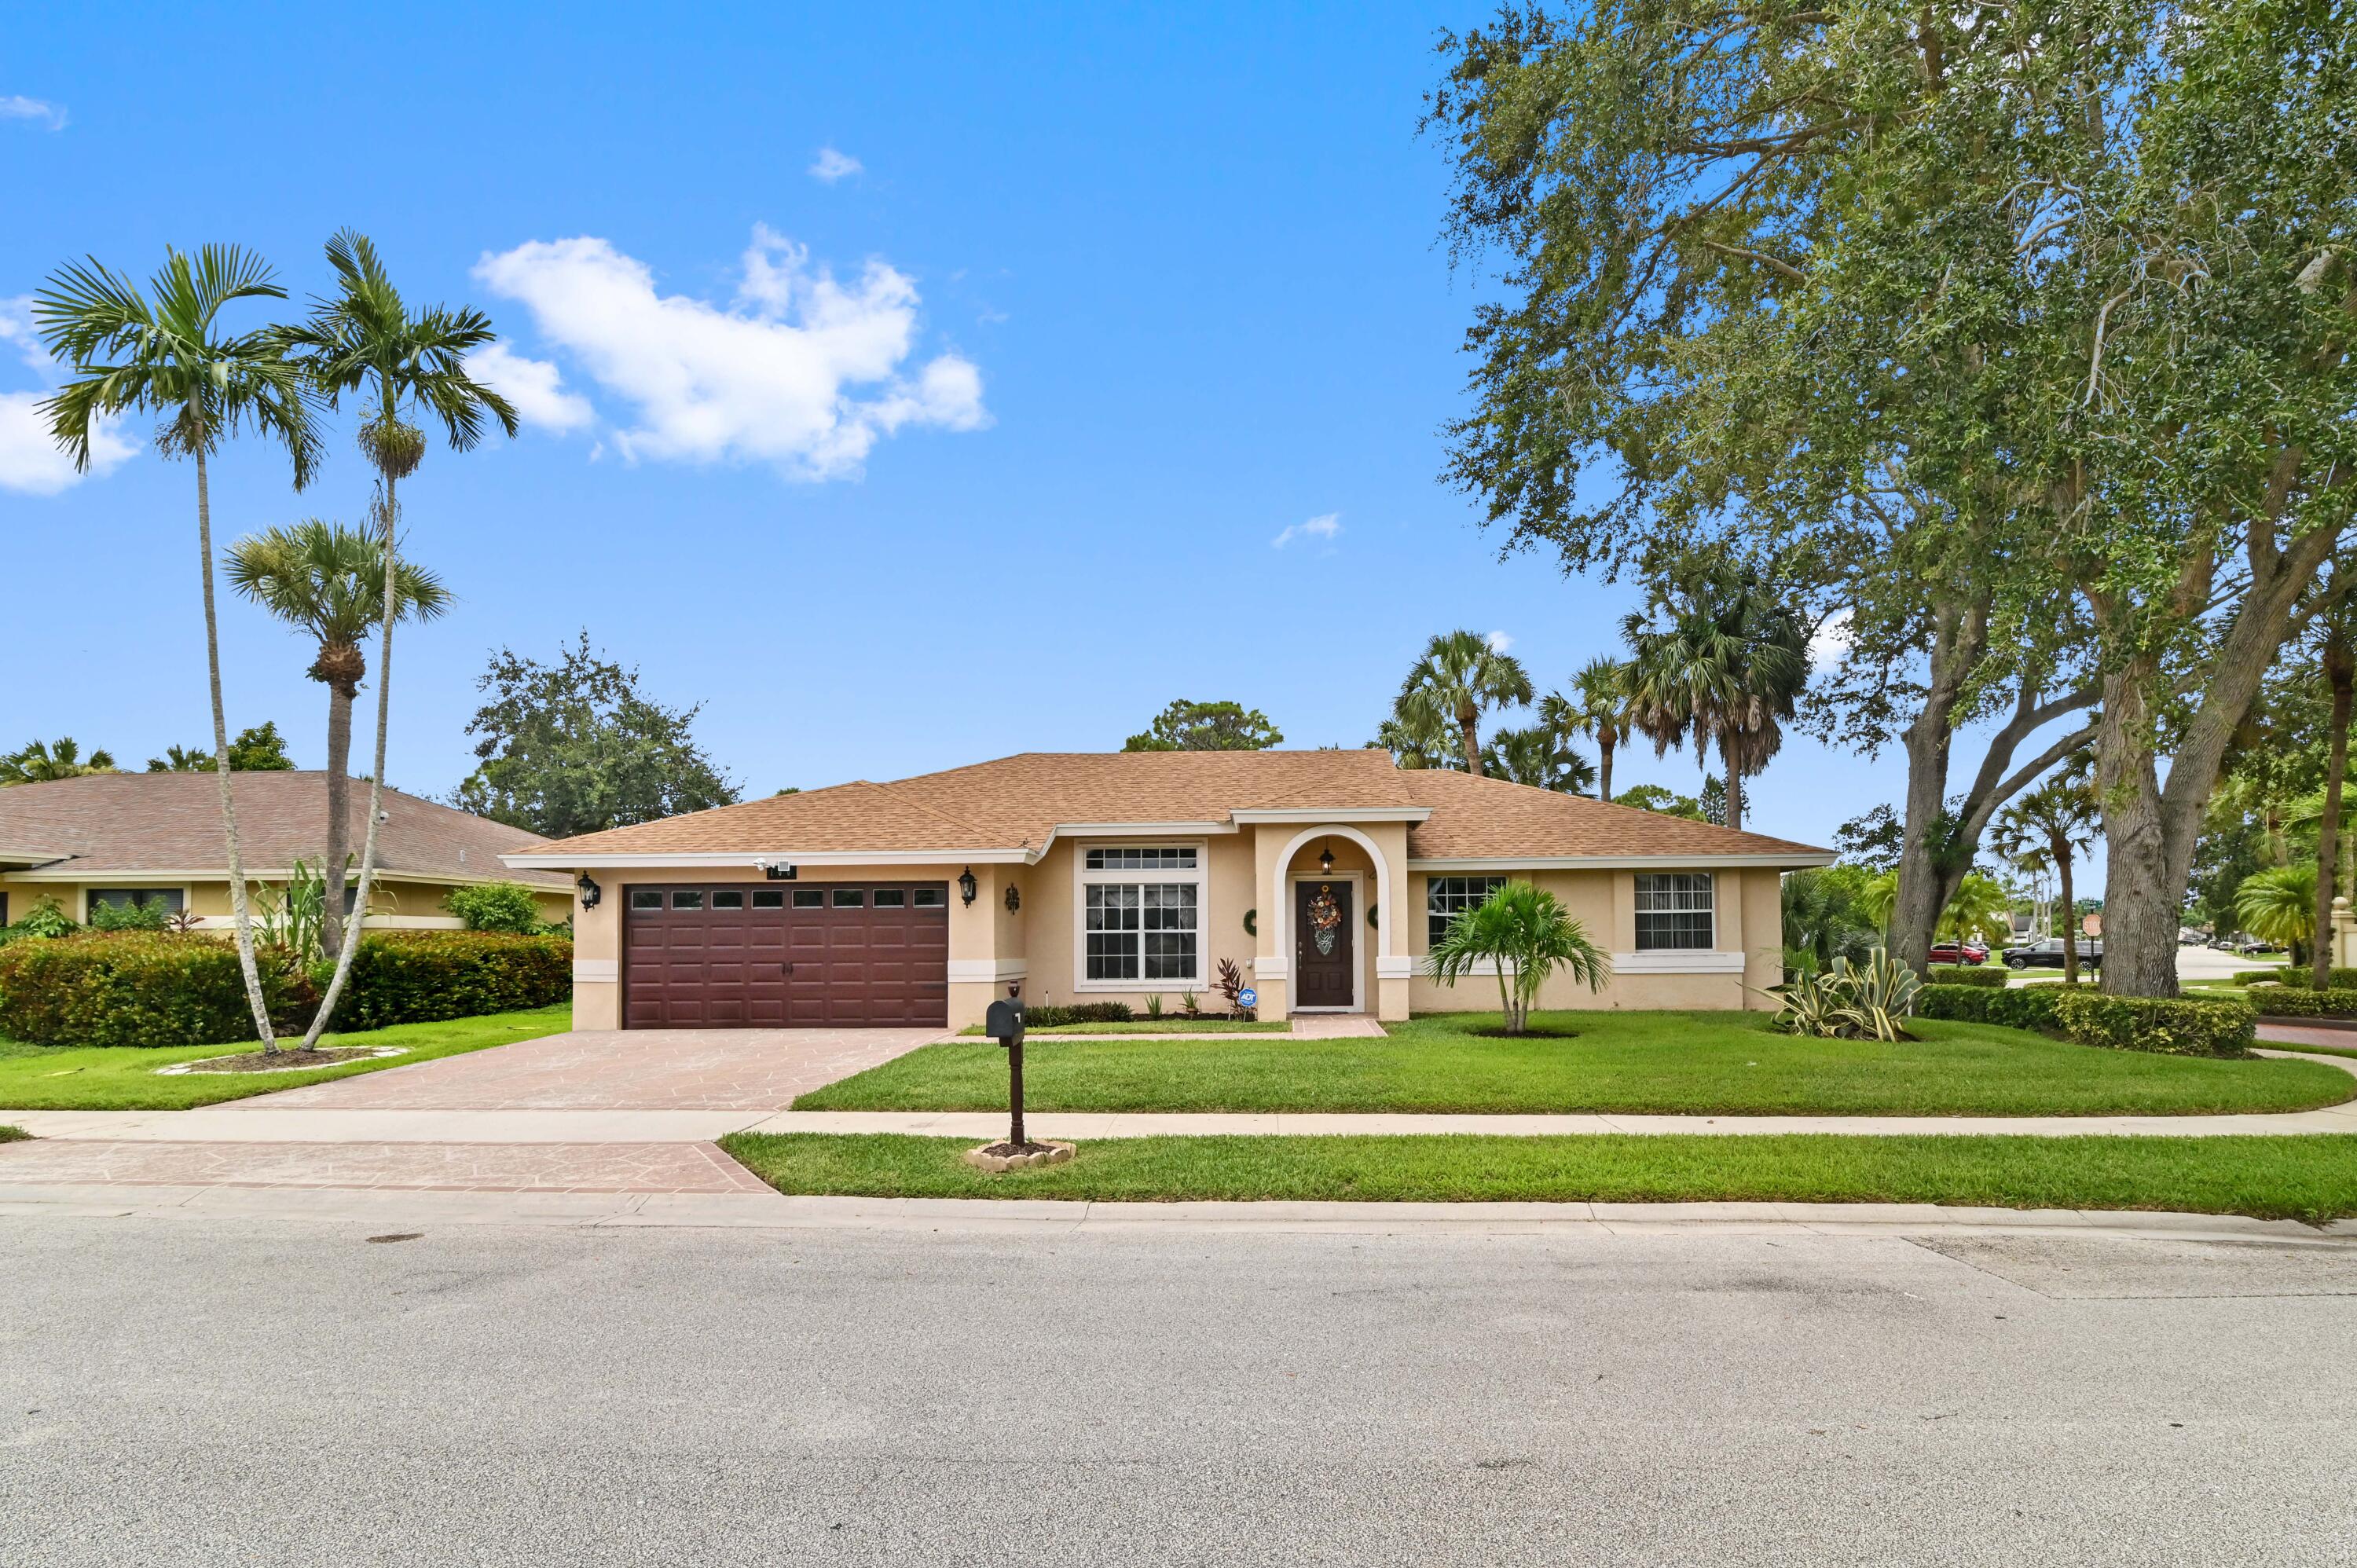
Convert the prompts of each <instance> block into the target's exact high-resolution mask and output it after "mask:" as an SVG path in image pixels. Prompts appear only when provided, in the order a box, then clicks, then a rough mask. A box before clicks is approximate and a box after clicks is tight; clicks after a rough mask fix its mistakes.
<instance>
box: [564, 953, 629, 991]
mask: <svg viewBox="0 0 2357 1568" xmlns="http://www.w3.org/2000/svg"><path fill="white" fill-rule="evenodd" d="M621 978H622V961H621V960H619V959H612V958H576V959H575V960H574V961H573V983H574V984H576V985H610V984H612V983H614V982H615V981H618V980H619V979H621Z"/></svg>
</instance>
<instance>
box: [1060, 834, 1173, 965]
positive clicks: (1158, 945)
mask: <svg viewBox="0 0 2357 1568" xmlns="http://www.w3.org/2000/svg"><path fill="white" fill-rule="evenodd" d="M1074 875H1075V877H1076V879H1077V880H1078V882H1079V897H1078V900H1077V901H1078V903H1079V905H1080V908H1081V929H1080V931H1079V933H1078V935H1079V937H1080V948H1081V951H1080V955H1079V957H1080V962H1079V964H1078V966H1077V967H1078V969H1079V974H1080V978H1079V984H1080V985H1081V986H1082V987H1083V988H1094V989H1097V990H1101V991H1118V990H1127V989H1150V988H1152V987H1155V986H1160V985H1173V986H1188V985H1194V986H1200V985H1202V984H1203V983H1205V982H1204V978H1203V971H1204V964H1203V947H1202V940H1203V868H1202V854H1201V851H1200V849H1198V848H1197V847H1196V846H1194V845H1191V844H1107V845H1103V846H1101V847H1097V848H1092V849H1088V850H1084V851H1082V854H1081V856H1080V865H1079V866H1078V867H1077V868H1076V870H1075V874H1074Z"/></svg>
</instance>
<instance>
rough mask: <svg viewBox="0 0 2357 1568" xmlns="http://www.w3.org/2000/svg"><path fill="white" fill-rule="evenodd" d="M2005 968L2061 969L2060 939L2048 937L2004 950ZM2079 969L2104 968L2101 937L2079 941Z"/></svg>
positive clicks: (2085, 938) (2084, 938)
mask: <svg viewBox="0 0 2357 1568" xmlns="http://www.w3.org/2000/svg"><path fill="white" fill-rule="evenodd" d="M2005 967H2006V968H2007V969H2061V967H2062V939H2061V937H2048V938H2047V939H2046V940H2043V941H2036V942H2024V943H2022V944H2021V945H2020V946H2019V947H2011V948H2007V949H2006V950H2005ZM2079 967H2080V968H2081V969H2101V968H2103V967H2104V940H2103V939H2102V938H2101V937H2081V938H2080V939H2079Z"/></svg>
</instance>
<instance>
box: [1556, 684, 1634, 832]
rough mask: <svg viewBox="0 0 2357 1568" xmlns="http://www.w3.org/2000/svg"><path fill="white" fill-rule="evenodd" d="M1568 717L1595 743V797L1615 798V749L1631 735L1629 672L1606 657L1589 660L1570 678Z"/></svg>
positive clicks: (1601, 798)
mask: <svg viewBox="0 0 2357 1568" xmlns="http://www.w3.org/2000/svg"><path fill="white" fill-rule="evenodd" d="M1566 706H1567V707H1568V709H1569V712H1568V714H1566V717H1567V718H1568V719H1569V720H1570V722H1571V723H1572V724H1573V725H1575V726H1576V727H1577V729H1578V730H1579V731H1580V732H1581V733H1583V734H1585V735H1587V736H1589V737H1590V738H1591V739H1593V740H1594V741H1595V742H1596V773H1597V790H1596V798H1597V799H1598V800H1610V799H1612V749H1613V747H1615V746H1619V745H1620V742H1621V740H1622V739H1623V738H1624V737H1625V736H1627V735H1628V733H1629V670H1628V666H1627V665H1625V664H1623V663H1621V662H1620V660H1617V659H1613V658H1610V657H1609V656H1607V655H1604V654H1598V655H1597V657H1595V658H1593V659H1591V660H1588V661H1587V663H1585V664H1583V665H1581V666H1580V667H1579V672H1578V673H1577V674H1576V675H1574V676H1573V677H1572V678H1571V694H1570V696H1569V698H1568V699H1567V701H1566Z"/></svg>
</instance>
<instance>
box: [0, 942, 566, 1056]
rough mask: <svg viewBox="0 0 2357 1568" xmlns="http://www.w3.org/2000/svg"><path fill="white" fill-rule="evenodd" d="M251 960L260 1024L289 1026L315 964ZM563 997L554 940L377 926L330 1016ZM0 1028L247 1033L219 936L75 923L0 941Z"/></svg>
mask: <svg viewBox="0 0 2357 1568" xmlns="http://www.w3.org/2000/svg"><path fill="white" fill-rule="evenodd" d="M258 956H261V957H262V958H263V966H262V970H263V993H264V997H265V998H266V999H267V1000H268V1002H269V1004H270V1021H271V1025H272V1026H273V1027H274V1028H275V1029H279V1030H298V1029H301V1028H302V1027H303V1026H305V1025H307V1023H308V1022H309V1021H310V1018H311V1015H312V1014H313V1013H314V1012H315V1011H316V1010H317V1007H318V1004H319V993H320V990H321V989H322V988H323V987H324V986H325V984H326V981H327V972H326V970H325V968H324V967H322V969H321V970H320V971H319V972H317V973H316V974H310V975H307V974H304V973H301V972H296V971H294V970H292V969H290V968H289V967H287V966H286V965H285V964H283V963H282V964H274V963H272V962H271V961H269V956H268V954H267V953H266V952H265V953H264V954H262V955H258ZM572 994H573V943H572V941H571V940H570V939H568V938H565V937H515V936H500V935H495V934H493V933H490V932H488V931H417V932H387V933H384V934H382V935H375V936H370V937H366V938H364V939H363V940H361V950H360V951H359V952H357V953H355V954H353V955H352V973H351V979H350V983H348V984H347V986H346V987H345V991H344V996H343V1000H342V1002H341V1004H340V1005H339V1007H338V1008H337V1016H336V1026H337V1027H338V1028H341V1029H373V1028H381V1027H382V1026H386V1025H388V1024H408V1023H422V1022H432V1021H436V1020H440V1019H445V1018H467V1017H472V1016H475V1015H479V1014H483V1013H505V1012H511V1011H514V1010H518V1009H522V1008H527V1007H545V1006H549V1005H551V1004H554V1003H558V1002H562V1001H564V1000H565V999H566V998H567V997H569V996H571V995H572ZM0 1036H8V1037H10V1038H12V1039H18V1040H25V1041H27V1042H29V1043H31V1044H34V1045H39V1046H195V1045H212V1044H215V1043H229V1042H234V1041H242V1040H250V1039H253V1037H254V1028H253V1013H252V1012H251V1011H250V1010H249V1009H248V1008H247V1005H246V1000H245V983H244V981H243V979H242V977H241V976H240V974H239V972H238V962H237V949H236V948H235V947H234V946H232V945H231V944H230V943H229V942H226V941H222V940H218V939H217V938H213V937H208V936H200V935H196V934H193V933H191V934H188V935H182V934H179V933H178V932H170V931H104V932H101V931H85V932H82V933H80V934H78V935H75V936H70V937H59V938H56V939H52V940H38V941H20V942H11V943H9V944H8V945H7V946H6V947H5V948H0Z"/></svg>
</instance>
